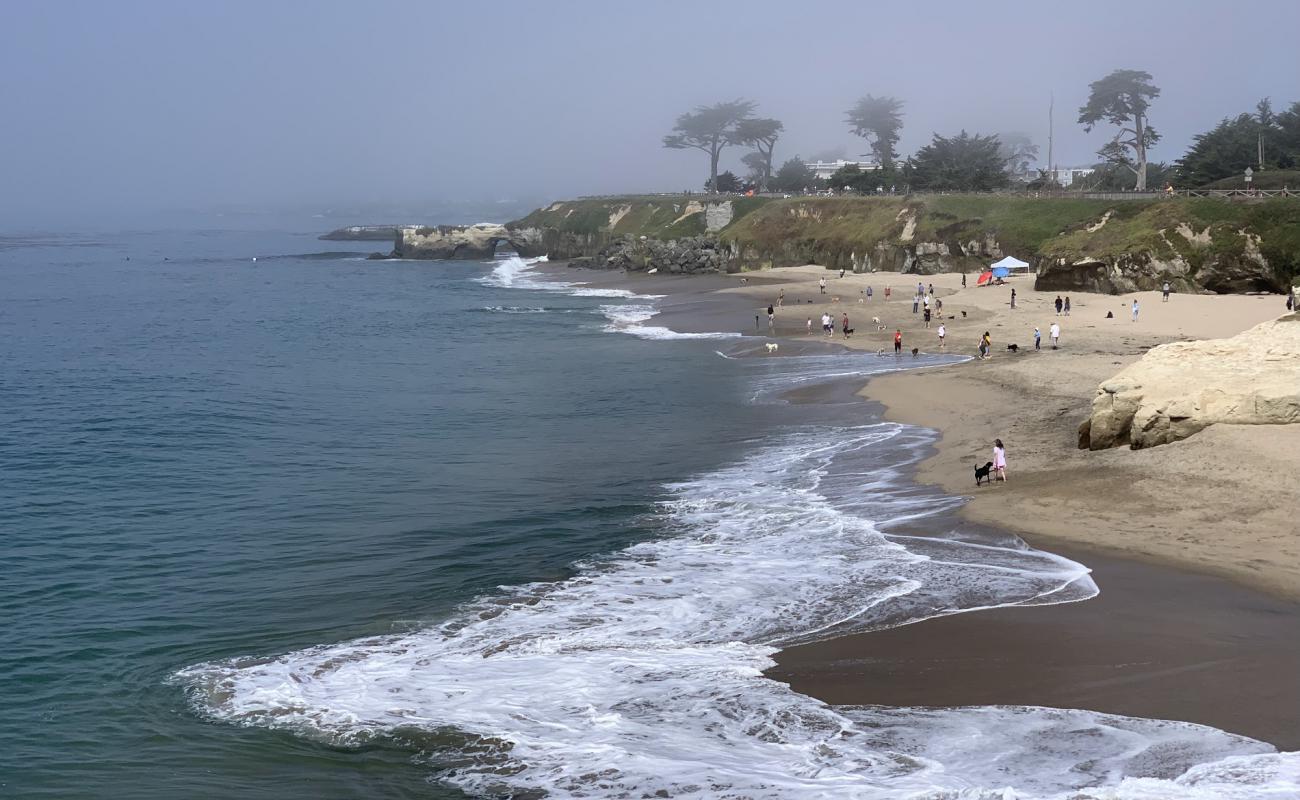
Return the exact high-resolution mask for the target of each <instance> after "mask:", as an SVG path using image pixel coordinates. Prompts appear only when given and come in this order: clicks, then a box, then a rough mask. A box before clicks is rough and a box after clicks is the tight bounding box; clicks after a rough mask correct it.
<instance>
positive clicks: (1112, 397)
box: [1079, 314, 1300, 450]
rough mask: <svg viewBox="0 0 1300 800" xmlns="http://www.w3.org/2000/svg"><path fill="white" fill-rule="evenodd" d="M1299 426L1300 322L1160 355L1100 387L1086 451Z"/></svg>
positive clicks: (1083, 443) (1287, 320) (1289, 320)
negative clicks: (1218, 430) (1232, 429)
mask: <svg viewBox="0 0 1300 800" xmlns="http://www.w3.org/2000/svg"><path fill="white" fill-rule="evenodd" d="M1291 423H1300V315H1296V314H1290V315H1288V316H1285V317H1282V318H1281V319H1279V320H1275V321H1273V322H1265V323H1263V324H1261V325H1257V326H1255V327H1254V328H1251V329H1250V330H1248V331H1245V332H1243V333H1240V334H1238V335H1237V336H1234V337H1232V338H1230V339H1215V340H1210V341H1203V342H1176V343H1173V344H1165V345H1161V346H1159V347H1156V348H1153V349H1152V350H1150V351H1149V352H1148V353H1147V354H1146V355H1144V356H1143V357H1142V358H1141V360H1139V361H1138V362H1136V363H1135V364H1132V365H1130V366H1129V367H1127V368H1125V369H1124V370H1122V371H1120V372H1119V374H1117V375H1115V376H1114V377H1113V378H1111V379H1110V380H1108V381H1105V382H1103V383H1102V384H1101V385H1100V386H1098V387H1097V396H1096V398H1095V399H1094V400H1093V402H1092V413H1091V414H1090V415H1089V417H1088V419H1086V420H1084V421H1083V423H1082V424H1081V425H1080V426H1079V447H1080V448H1087V449H1091V450H1103V449H1106V448H1109V447H1120V446H1124V445H1128V446H1130V447H1133V448H1135V449H1136V448H1142V447H1154V446H1156V445H1161V444H1167V443H1169V442H1175V441H1178V440H1179V439H1186V438H1187V437H1188V436H1191V435H1193V434H1195V433H1197V432H1198V431H1201V430H1204V429H1205V428H1206V427H1208V426H1210V425H1214V424H1230V425H1283V424H1291Z"/></svg>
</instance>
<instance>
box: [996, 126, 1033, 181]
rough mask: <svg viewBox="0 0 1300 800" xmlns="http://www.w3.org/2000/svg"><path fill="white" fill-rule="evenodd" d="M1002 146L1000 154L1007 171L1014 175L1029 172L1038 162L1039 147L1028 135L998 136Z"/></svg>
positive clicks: (1003, 134)
mask: <svg viewBox="0 0 1300 800" xmlns="http://www.w3.org/2000/svg"><path fill="white" fill-rule="evenodd" d="M998 141H1000V142H1001V145H1000V147H999V149H998V152H999V153H1001V154H1002V162H1003V163H1004V164H1006V167H1007V171H1008V172H1010V173H1012V174H1013V175H1023V174H1025V173H1027V172H1029V167H1030V165H1031V164H1034V163H1036V162H1037V161H1038V145H1036V144H1034V142H1033V140H1031V139H1030V138H1029V135H1028V134H1024V133H1018V132H1012V133H1002V134H998Z"/></svg>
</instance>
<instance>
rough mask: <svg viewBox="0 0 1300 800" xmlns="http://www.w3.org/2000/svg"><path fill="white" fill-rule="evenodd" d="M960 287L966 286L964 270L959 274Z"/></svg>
mask: <svg viewBox="0 0 1300 800" xmlns="http://www.w3.org/2000/svg"><path fill="white" fill-rule="evenodd" d="M961 288H963V289H965V288H966V273H964V272H963V273H962V274H961Z"/></svg>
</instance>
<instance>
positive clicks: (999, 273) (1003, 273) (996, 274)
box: [989, 267, 1011, 278]
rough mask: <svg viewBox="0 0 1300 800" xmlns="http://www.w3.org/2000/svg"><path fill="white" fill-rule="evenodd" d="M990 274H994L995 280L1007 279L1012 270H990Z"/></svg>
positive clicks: (1004, 268) (998, 268) (1003, 268)
mask: <svg viewBox="0 0 1300 800" xmlns="http://www.w3.org/2000/svg"><path fill="white" fill-rule="evenodd" d="M989 272H992V273H993V277H995V278H1005V277H1007V276H1008V275H1010V274H1011V270H1009V269H1007V268H1006V267H994V268H993V269H991V270H989Z"/></svg>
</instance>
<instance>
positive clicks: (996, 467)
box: [993, 439, 1007, 481]
mask: <svg viewBox="0 0 1300 800" xmlns="http://www.w3.org/2000/svg"><path fill="white" fill-rule="evenodd" d="M993 474H994V475H996V476H997V477H998V480H1000V481H1005V480H1006V479H1007V449H1006V448H1005V447H1003V446H1002V440H1001V439H994V440H993Z"/></svg>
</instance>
